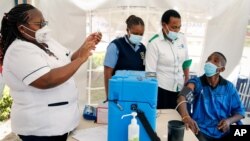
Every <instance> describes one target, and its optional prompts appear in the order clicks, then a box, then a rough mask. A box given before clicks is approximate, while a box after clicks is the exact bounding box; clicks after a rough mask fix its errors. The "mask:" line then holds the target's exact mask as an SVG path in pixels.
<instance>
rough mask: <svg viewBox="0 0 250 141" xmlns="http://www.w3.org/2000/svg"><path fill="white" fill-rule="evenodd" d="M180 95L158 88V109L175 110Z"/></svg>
mask: <svg viewBox="0 0 250 141" xmlns="http://www.w3.org/2000/svg"><path fill="white" fill-rule="evenodd" d="M178 94H179V92H172V91H168V90H165V89H162V88H160V87H158V98H157V99H158V100H157V109H175V107H176V106H177V95H178Z"/></svg>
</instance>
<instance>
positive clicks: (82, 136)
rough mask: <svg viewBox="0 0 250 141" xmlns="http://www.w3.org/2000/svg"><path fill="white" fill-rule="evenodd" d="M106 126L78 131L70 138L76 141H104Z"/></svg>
mask: <svg viewBox="0 0 250 141" xmlns="http://www.w3.org/2000/svg"><path fill="white" fill-rule="evenodd" d="M107 129H108V127H107V125H104V126H98V127H94V128H88V129H82V130H78V131H76V132H75V133H74V135H73V136H72V137H73V138H74V139H76V140H78V141H106V140H107Z"/></svg>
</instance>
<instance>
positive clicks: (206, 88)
mask: <svg viewBox="0 0 250 141" xmlns="http://www.w3.org/2000/svg"><path fill="white" fill-rule="evenodd" d="M225 65H226V58H225V56H224V55H223V54H222V53H220V52H214V53H212V54H211V55H210V56H209V57H208V59H207V61H206V64H205V66H204V71H205V74H204V75H202V76H201V77H196V78H193V79H190V80H189V81H188V82H187V83H186V86H185V87H184V88H183V89H182V91H181V92H180V94H179V97H178V100H177V102H178V103H179V108H178V111H179V113H180V115H181V116H182V120H183V122H184V123H185V124H186V127H187V128H190V129H191V130H192V131H193V132H194V133H195V134H196V136H197V138H198V139H199V141H228V137H229V127H230V125H231V124H233V123H236V122H240V119H242V118H244V115H245V109H244V107H243V105H242V103H241V101H240V97H239V94H238V92H237V90H236V88H235V86H234V85H233V84H232V83H231V82H229V81H228V80H225V79H224V78H223V77H221V76H220V73H221V72H223V71H224V70H225ZM190 94H193V98H192V97H191V98H190ZM190 100H192V104H193V106H192V107H193V109H192V113H191V112H188V110H187V104H186V103H185V102H186V101H189V102H190ZM184 101H185V102H184Z"/></svg>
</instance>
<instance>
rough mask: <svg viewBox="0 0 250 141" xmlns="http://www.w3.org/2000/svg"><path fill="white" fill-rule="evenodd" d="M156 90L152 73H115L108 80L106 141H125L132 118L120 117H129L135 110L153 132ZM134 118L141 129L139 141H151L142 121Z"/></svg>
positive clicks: (156, 84) (155, 82)
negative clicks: (124, 116) (139, 112)
mask: <svg viewBox="0 0 250 141" xmlns="http://www.w3.org/2000/svg"><path fill="white" fill-rule="evenodd" d="M157 90H158V83H157V80H156V77H155V73H147V72H144V71H125V70H124V71H116V73H115V75H114V76H113V77H112V78H111V79H110V80H109V95H108V99H109V104H108V141H128V125H129V124H130V122H131V119H132V116H129V117H126V118H123V119H121V117H122V116H123V115H126V114H131V112H133V111H134V110H132V109H133V108H135V107H136V108H138V109H139V110H141V111H143V112H144V114H145V116H146V118H147V119H148V121H149V123H150V125H151V127H152V128H153V129H154V130H155V127H156V105H157ZM136 119H137V123H138V125H139V126H140V141H150V138H149V136H148V134H147V132H146V130H145V129H144V127H143V125H142V123H141V121H140V120H139V118H138V117H136Z"/></svg>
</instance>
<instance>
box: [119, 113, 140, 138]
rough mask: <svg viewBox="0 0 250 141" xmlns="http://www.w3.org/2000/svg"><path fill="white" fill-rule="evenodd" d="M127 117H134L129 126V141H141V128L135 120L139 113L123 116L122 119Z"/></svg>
mask: <svg viewBox="0 0 250 141" xmlns="http://www.w3.org/2000/svg"><path fill="white" fill-rule="evenodd" d="M126 116H133V118H132V119H131V123H130V124H129V125H128V141H139V133H140V128H139V125H138V124H137V120H136V118H135V117H136V116H137V113H136V112H132V113H131V114H128V115H123V116H122V119H123V118H124V117H126Z"/></svg>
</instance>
